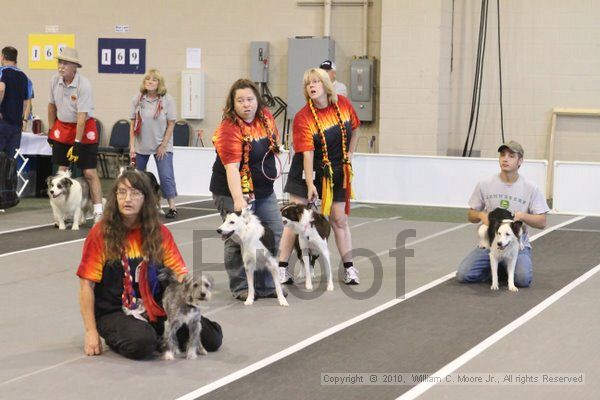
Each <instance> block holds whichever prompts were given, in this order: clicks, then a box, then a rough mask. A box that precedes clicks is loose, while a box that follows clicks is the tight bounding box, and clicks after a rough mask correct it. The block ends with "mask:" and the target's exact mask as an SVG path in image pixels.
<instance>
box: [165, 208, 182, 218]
mask: <svg viewBox="0 0 600 400" xmlns="http://www.w3.org/2000/svg"><path fill="white" fill-rule="evenodd" d="M177 214H179V213H178V212H177V210H176V209H174V208H169V211H167V213H166V214H165V218H177Z"/></svg>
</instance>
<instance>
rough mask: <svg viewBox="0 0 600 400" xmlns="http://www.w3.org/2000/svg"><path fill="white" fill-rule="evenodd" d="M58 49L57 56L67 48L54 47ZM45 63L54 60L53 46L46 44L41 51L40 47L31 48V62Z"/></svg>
mask: <svg viewBox="0 0 600 400" xmlns="http://www.w3.org/2000/svg"><path fill="white" fill-rule="evenodd" d="M56 47H57V48H58V54H59V55H60V54H62V52H63V49H64V48H65V47H67V45H66V44H59V45H57V46H56ZM42 56H43V59H44V60H45V61H52V60H53V59H54V45H52V44H47V45H44V49H43V50H42V48H41V46H32V47H31V60H32V61H40V60H41V59H42Z"/></svg>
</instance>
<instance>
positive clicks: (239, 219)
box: [217, 210, 288, 307]
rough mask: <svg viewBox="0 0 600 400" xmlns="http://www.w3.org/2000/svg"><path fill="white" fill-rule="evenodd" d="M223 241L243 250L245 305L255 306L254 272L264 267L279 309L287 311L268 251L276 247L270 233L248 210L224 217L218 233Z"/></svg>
mask: <svg viewBox="0 0 600 400" xmlns="http://www.w3.org/2000/svg"><path fill="white" fill-rule="evenodd" d="M217 233H218V234H220V235H221V238H222V239H223V240H227V239H229V238H231V239H232V240H234V241H235V242H236V243H239V245H240V246H241V248H242V260H243V261H244V269H245V270H246V280H247V281H248V298H247V299H246V301H245V303H244V304H245V305H247V306H249V305H252V304H253V303H254V271H255V270H256V268H257V266H259V265H264V266H265V267H266V268H267V269H268V270H269V272H270V273H271V276H272V277H273V282H274V283H275V291H276V293H277V300H278V301H279V305H281V306H284V307H287V306H288V302H287V300H286V299H285V296H284V295H283V290H282V289H281V283H280V282H279V272H278V269H277V266H278V265H277V261H276V260H275V255H274V254H272V253H271V251H270V250H269V249H270V248H272V247H273V245H274V244H275V238H274V236H273V231H271V229H269V227H267V226H266V225H263V224H262V223H261V221H260V220H259V219H258V217H257V216H256V215H254V213H253V212H252V211H250V210H244V211H242V212H234V213H229V214H227V216H226V218H225V222H223V224H222V225H221V226H220V227H219V228H218V229H217Z"/></svg>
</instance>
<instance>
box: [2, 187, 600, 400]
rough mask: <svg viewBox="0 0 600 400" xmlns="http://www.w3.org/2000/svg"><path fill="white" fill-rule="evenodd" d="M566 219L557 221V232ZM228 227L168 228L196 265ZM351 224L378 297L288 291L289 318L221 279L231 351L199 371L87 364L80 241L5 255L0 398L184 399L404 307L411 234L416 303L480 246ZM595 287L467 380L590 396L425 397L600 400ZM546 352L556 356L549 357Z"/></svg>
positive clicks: (15, 220)
mask: <svg viewBox="0 0 600 400" xmlns="http://www.w3.org/2000/svg"><path fill="white" fill-rule="evenodd" d="M179 200H180V201H185V200H195V199H194V198H190V199H179ZM569 218H570V217H569V216H559V215H552V216H550V217H549V220H550V222H551V224H550V225H554V224H558V223H560V222H563V221H566V220H568V219H569ZM0 221H1V223H2V226H1V227H0V231H6V230H8V229H16V228H19V227H23V226H27V225H41V224H45V223H50V222H51V221H52V219H51V213H50V212H49V207H48V209H47V210H39V211H35V212H33V211H32V212H22V213H19V212H15V213H6V214H5V215H0ZM219 224H220V218H219V217H218V216H206V217H201V218H199V219H196V220H193V221H189V222H186V221H178V222H177V223H176V224H172V225H169V229H170V230H171V231H172V232H173V234H174V237H175V240H176V242H177V243H178V245H179V247H180V250H181V251H182V254H183V256H184V259H185V260H186V262H187V263H188V265H190V266H191V265H193V262H194V260H193V232H194V230H212V229H215V228H216V227H217V226H218V225H219ZM351 225H352V226H353V229H352V234H353V241H354V245H355V248H362V249H367V250H369V251H371V252H372V253H375V254H378V257H379V259H380V261H381V264H382V269H383V279H382V282H381V283H382V286H381V289H380V290H378V291H376V293H374V295H373V296H370V297H368V298H366V299H362V300H357V299H354V298H352V297H350V296H348V295H347V294H346V293H345V292H344V291H343V290H341V289H340V282H337V281H335V280H334V284H335V291H334V292H331V293H323V292H322V289H317V290H316V291H315V292H316V294H320V296H318V297H317V298H314V299H311V300H309V299H305V298H304V297H306V296H304V295H302V289H300V288H295V289H292V290H290V295H289V296H288V301H289V303H290V307H289V308H282V307H279V306H278V305H277V303H276V301H275V300H270V299H269V300H263V299H260V300H258V301H257V302H256V303H255V304H254V306H252V307H245V306H244V305H243V304H242V303H241V302H239V301H237V300H234V299H232V298H231V296H230V294H229V291H228V288H227V277H226V274H225V272H224V271H222V270H216V271H213V272H212V275H213V276H214V278H215V281H216V285H215V291H214V292H213V301H212V302H211V303H209V304H207V307H206V308H205V315H207V316H208V317H209V318H212V319H214V320H216V321H218V322H219V323H220V324H221V325H222V326H223V330H224V336H225V337H224V344H223V347H222V348H221V349H220V350H219V351H218V352H216V353H211V354H209V355H208V356H205V357H201V358H200V359H199V360H196V361H187V360H183V359H178V360H176V361H175V362H172V363H168V362H164V361H161V360H159V359H156V360H150V361H142V362H140V361H130V360H127V359H124V358H122V357H121V356H119V355H116V354H114V353H112V352H110V351H107V352H106V353H105V354H103V355H102V356H100V357H86V356H85V355H83V353H82V343H83V329H82V323H81V318H80V316H79V307H78V302H77V293H78V279H77V277H76V276H75V270H76V268H77V265H78V263H79V260H80V257H81V247H82V241H77V242H72V243H66V244H61V245H56V246H53V247H49V248H45V249H36V250H30V251H24V252H21V253H18V254H13V255H9V256H0V269H1V270H2V271H4V273H3V274H2V275H1V276H0V287H2V290H0V303H1V304H4V305H5V306H4V307H2V309H1V310H0V338H1V339H0V354H1V355H0V365H1V367H0V398H1V399H17V398H18V399H34V398H35V399H39V398H49V399H79V398H86V399H100V398H102V399H106V398H110V399H117V398H127V399H170V398H173V399H174V398H178V397H179V396H183V395H185V394H187V393H189V392H192V391H194V390H195V389H198V388H200V387H203V386H205V385H208V384H210V383H212V382H215V381H216V380H218V379H221V378H223V377H226V376H228V375H229V374H233V373H235V372H237V371H240V370H241V369H243V368H246V367H248V366H250V365H252V364H253V363H256V362H258V361H260V360H262V359H264V358H266V357H270V356H272V355H274V354H276V353H278V352H280V351H282V350H285V349H288V348H289V347H290V346H293V345H296V344H297V343H299V342H301V341H303V340H306V339H307V338H310V337H312V336H313V335H317V334H319V333H321V332H323V331H324V330H326V329H328V328H331V327H334V326H336V325H337V324H340V323H343V322H345V321H348V320H349V319H351V318H353V317H356V316H358V315H360V314H362V313H364V312H367V311H369V310H371V309H373V308H375V307H377V306H379V305H381V304H384V303H386V302H388V301H390V300H393V299H395V298H396V297H397V296H398V295H399V294H398V293H397V291H396V285H395V282H396V280H395V277H396V274H395V271H396V259H394V258H390V257H389V254H388V253H389V249H392V248H395V247H396V238H397V236H398V235H399V234H400V233H402V232H403V231H405V230H407V229H415V233H416V238H409V239H408V240H407V247H408V248H412V249H414V257H411V258H409V259H407V264H406V275H405V276H406V279H405V282H406V291H407V292H410V291H411V290H414V289H416V288H419V287H421V286H422V285H425V284H427V283H429V282H431V281H433V280H435V279H438V278H440V277H442V276H445V275H447V274H449V273H451V272H453V271H454V270H455V268H456V265H457V264H458V262H459V261H460V260H461V259H462V257H463V256H464V255H465V254H466V252H467V251H468V250H469V249H470V248H472V246H473V245H474V243H475V240H476V238H475V236H476V234H475V227H474V226H471V225H469V226H464V227H463V226H461V225H462V224H460V223H456V222H431V221H413V220H403V219H389V218H384V219H379V218H374V217H373V218H367V217H352V218H351ZM440 233H441V234H440ZM57 234H59V232H58V233H57ZM436 235H437V236H436ZM0 240H1V236H0ZM413 243H415V244H413ZM330 248H331V250H332V263H333V265H334V266H336V265H338V263H339V256H338V254H337V250H336V249H335V244H334V243H331V244H330ZM203 254H204V257H205V258H204V260H203V261H204V262H221V261H222V243H221V242H220V241H219V240H216V239H209V240H207V241H205V242H204V243H203ZM357 266H358V268H359V269H360V271H361V285H360V286H358V287H356V288H353V289H354V290H357V291H366V290H367V289H368V288H370V287H372V285H373V283H374V281H373V279H374V274H373V268H372V267H371V266H370V263H368V262H367V260H366V259H364V258H362V259H361V258H359V259H357ZM335 269H337V268H335ZM596 279H599V278H593V280H590V281H589V282H588V283H586V284H584V285H582V286H581V287H579V288H577V289H575V290H574V291H573V292H572V293H571V294H570V295H568V296H567V297H565V299H564V300H561V301H560V302H559V303H556V304H555V305H554V306H552V307H551V308H550V309H548V310H547V311H545V312H544V313H542V314H540V316H538V317H537V318H536V319H534V320H532V321H530V322H529V323H528V324H526V325H525V326H523V327H522V328H520V330H517V331H515V332H513V334H511V335H509V336H507V337H506V338H505V339H503V340H502V341H500V342H498V343H497V344H496V345H495V346H493V347H492V348H490V349H488V350H487V351H486V352H484V353H482V354H481V355H480V356H478V357H477V358H475V359H474V360H473V361H472V362H471V363H468V364H467V365H465V366H464V368H465V371H478V372H479V371H482V372H483V371H487V370H491V371H504V370H507V371H516V370H525V371H544V370H553V371H555V370H556V369H555V368H554V367H552V368H550V367H548V369H543V368H542V367H541V366H559V367H560V368H559V369H561V368H562V370H563V371H576V370H581V369H583V368H584V367H585V370H586V371H589V372H588V375H587V381H586V382H587V384H586V386H585V387H582V388H573V387H565V388H558V389H557V388H555V387H552V388H550V387H519V388H515V387H512V388H505V387H503V388H496V387H494V388H492V389H490V388H489V387H488V388H487V389H486V388H481V387H476V388H474V387H468V388H465V387H448V386H444V387H441V386H440V387H434V388H433V389H431V390H430V391H429V392H427V393H426V394H425V395H424V396H423V398H436V399H437V398H444V397H443V396H446V397H445V398H473V399H475V398H483V397H485V398H495V397H488V395H489V394H490V393H493V394H494V396H495V394H496V393H497V394H498V397H499V396H500V395H502V394H503V395H504V397H505V396H506V395H507V394H508V393H511V396H512V397H515V396H514V393H515V391H516V389H518V390H519V392H518V395H520V394H523V397H522V398H524V397H525V395H527V397H528V398H542V396H543V398H564V397H566V396H562V397H548V396H546V394H548V393H549V392H550V390H553V391H554V390H559V391H560V390H563V391H564V392H560V393H566V392H567V391H569V390H571V391H570V392H569V393H571V395H570V396H569V397H571V398H582V399H583V398H596V397H593V396H592V394H594V393H595V392H597V391H596V390H594V391H589V392H588V390H591V389H594V388H596V385H597V383H596V384H594V382H595V381H597V379H594V378H595V376H598V372H600V368H596V367H594V365H593V364H594V358H592V355H593V354H595V350H597V347H598V346H597V345H596V344H595V343H594V341H593V336H594V335H593V334H592V332H597V331H598V327H599V326H600V325H599V322H600V321H598V320H597V319H598V318H597V316H596V314H595V313H593V312H592V311H591V310H592V309H591V307H590V305H591V304H594V303H593V299H596V298H597V297H598V295H597V294H596V293H595V292H594V290H593V286H592V283H593V282H595V280H596ZM375 283H376V284H377V282H375ZM449 301H450V299H449ZM549 346H551V349H552V351H548V347H549ZM588 346H589V347H588ZM586 349H590V351H586ZM424 356H426V355H424ZM559 360H560V361H559ZM565 360H567V361H565ZM509 367H510V368H509ZM266 387H268V384H267V383H266ZM265 390H268V389H265ZM508 390H511V391H510V392H508ZM573 390H575V391H573ZM484 393H485V396H484V395H483V394H484ZM553 393H554V392H553ZM573 393H575V394H576V395H575V396H573ZM586 396H590V397H586ZM289 398H293V395H292V396H291V397H289Z"/></svg>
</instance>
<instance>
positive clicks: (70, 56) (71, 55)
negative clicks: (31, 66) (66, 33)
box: [56, 47, 81, 68]
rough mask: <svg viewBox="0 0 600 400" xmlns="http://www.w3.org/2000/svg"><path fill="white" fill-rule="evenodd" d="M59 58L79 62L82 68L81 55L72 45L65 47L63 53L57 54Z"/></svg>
mask: <svg viewBox="0 0 600 400" xmlns="http://www.w3.org/2000/svg"><path fill="white" fill-rule="evenodd" d="M56 59H57V60H62V61H68V62H72V63H74V64H77V66H78V67H79V68H81V63H80V62H79V55H78V54H77V50H75V49H74V48H72V47H65V48H63V51H62V53H61V54H59V55H58V56H56Z"/></svg>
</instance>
